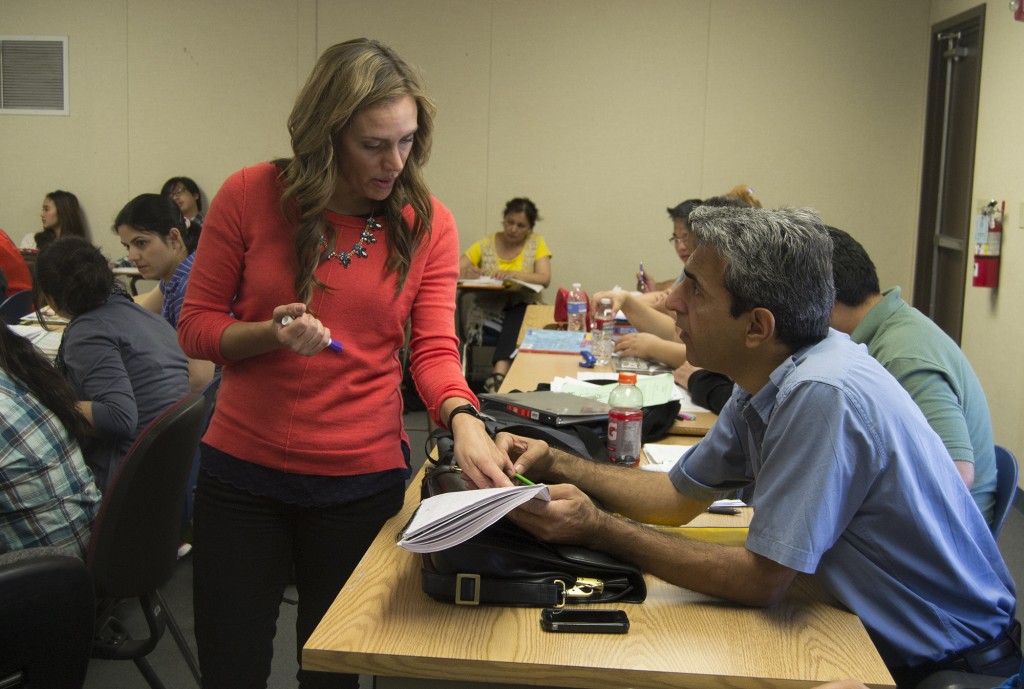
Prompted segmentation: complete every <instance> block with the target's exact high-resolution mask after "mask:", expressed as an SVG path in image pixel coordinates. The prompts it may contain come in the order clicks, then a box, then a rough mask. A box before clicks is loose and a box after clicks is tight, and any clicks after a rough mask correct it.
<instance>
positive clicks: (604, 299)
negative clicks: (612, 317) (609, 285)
mask: <svg viewBox="0 0 1024 689" xmlns="http://www.w3.org/2000/svg"><path fill="white" fill-rule="evenodd" d="M601 303H602V304H607V305H608V306H611V305H612V300H611V298H610V297H601Z"/></svg>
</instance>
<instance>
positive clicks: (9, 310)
mask: <svg viewBox="0 0 1024 689" xmlns="http://www.w3.org/2000/svg"><path fill="white" fill-rule="evenodd" d="M30 313H32V290H30V289H23V290H21V291H20V292H15V293H14V294H12V295H11V296H9V297H7V298H6V299H4V301H3V303H2V304H0V319H2V320H3V322H4V323H6V324H7V325H17V324H18V321H20V320H21V317H22V316H27V315H28V314H30Z"/></svg>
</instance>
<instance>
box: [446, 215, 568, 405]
mask: <svg viewBox="0 0 1024 689" xmlns="http://www.w3.org/2000/svg"><path fill="white" fill-rule="evenodd" d="M538 220H540V216H539V215H538V213H537V206H536V205H534V203H533V201H531V200H530V199H528V198H525V197H522V198H514V199H512V200H511V201H509V202H508V203H506V204H505V210H504V212H503V213H502V224H501V232H495V233H494V234H493V235H491V236H489V237H484V238H483V239H481V240H479V241H477V242H475V243H474V244H473V245H472V246H471V247H469V248H468V249H467V250H466V253H464V254H463V255H462V256H461V257H460V258H459V277H460V278H469V279H472V278H478V277H480V276H482V275H486V276H487V277H492V278H496V279H498V280H508V279H512V278H515V279H516V280H522V281H523V282H532V283H534V284H537V285H543V286H544V287H547V286H548V285H549V284H551V250H550V249H548V245H547V242H545V241H544V237H542V236H540V235H539V234H536V233H534V231H533V228H534V226H535V225H536V224H537V221H538ZM471 296H472V297H473V298H472V299H466V300H465V304H466V311H467V313H466V314H465V315H464V316H463V318H464V320H465V321H466V322H467V323H470V324H471V326H470V328H469V331H470V333H474V332H480V330H479V328H482V326H483V322H484V321H485V320H496V321H500V322H501V332H500V334H499V336H498V343H497V345H495V347H494V358H493V364H494V370H493V372H492V374H491V375H490V376H489V377H488V378H487V380H486V381H484V388H485V389H486V390H487V391H488V392H497V391H498V388H499V387H501V382H502V381H503V380H504V379H505V374H506V373H508V370H509V368H510V367H511V366H512V357H513V356H515V351H516V340H517V339H518V336H519V329H520V328H521V327H522V325H523V317H524V316H525V315H526V307H527V306H528V305H530V304H535V303H539V301H540V294H539V293H535V292H532V291H530V290H527V289H524V290H515V291H513V292H511V293H498V294H489V293H486V292H485V293H479V294H473V295H471ZM474 336H475V335H474Z"/></svg>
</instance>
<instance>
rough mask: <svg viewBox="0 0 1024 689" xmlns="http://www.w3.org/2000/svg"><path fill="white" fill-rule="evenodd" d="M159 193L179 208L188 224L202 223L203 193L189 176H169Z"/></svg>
mask: <svg viewBox="0 0 1024 689" xmlns="http://www.w3.org/2000/svg"><path fill="white" fill-rule="evenodd" d="M160 193H161V194H163V195H164V196H167V197H169V198H170V199H171V200H172V201H174V203H175V204H176V205H177V206H178V208H179V209H181V214H182V215H183V216H185V219H186V220H188V222H189V224H190V225H199V226H202V224H203V195H202V194H200V193H199V185H198V184H196V183H195V180H193V179H192V178H191V177H171V178H170V179H169V180H167V181H166V182H164V186H163V187H162V188H161V189H160Z"/></svg>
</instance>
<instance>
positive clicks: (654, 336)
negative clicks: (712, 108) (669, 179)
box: [593, 192, 761, 387]
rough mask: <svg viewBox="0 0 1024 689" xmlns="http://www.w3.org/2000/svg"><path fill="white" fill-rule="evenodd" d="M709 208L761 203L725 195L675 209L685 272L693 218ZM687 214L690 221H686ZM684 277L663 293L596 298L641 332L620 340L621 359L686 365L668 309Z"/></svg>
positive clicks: (677, 239)
mask: <svg viewBox="0 0 1024 689" xmlns="http://www.w3.org/2000/svg"><path fill="white" fill-rule="evenodd" d="M730 193H731V192H730ZM708 206H709V207H712V208H760V206H761V202H760V201H758V200H757V199H755V198H753V197H752V196H748V198H739V197H737V196H731V195H729V194H724V195H722V196H712V197H711V198H708V199H705V200H703V201H701V200H700V199H690V200H688V201H683V202H682V203H680V204H679V205H678V206H676V207H675V208H670V209H669V216H670V217H672V219H673V220H672V222H673V228H674V229H673V233H672V242H673V245H674V246H675V249H676V254H677V255H678V256H679V259H680V260H681V261H682V262H683V265H684V269H685V265H686V261H687V259H688V258H689V256H690V252H691V251H692V242H691V240H690V228H689V215H690V213H692V212H693V211H694V210H696V209H698V208H701V207H708ZM684 213H685V214H686V216H685V217H686V219H683V217H682V214H684ZM684 275H685V273H684V274H680V276H679V278H678V279H677V280H675V281H674V282H673V283H672V285H670V286H669V287H668V288H666V289H664V290H662V291H660V292H648V293H644V294H639V293H636V292H630V291H627V290H623V289H613V290H608V291H604V292H598V293H597V294H595V295H594V297H593V302H594V303H593V306H594V308H595V309H596V308H597V304H598V303H599V302H600V300H601V299H603V298H607V299H611V302H612V310H613V311H615V312H616V313H617V312H619V311H622V313H623V314H624V315H625V316H626V318H627V319H629V324H630V325H631V326H633V327H634V328H636V330H637V332H635V333H627V334H625V335H620V336H619V337H617V338H616V340H615V353H616V354H617V355H619V356H627V357H639V358H641V359H653V360H655V361H660V362H661V363H663V364H666V365H668V366H671V367H672V368H673V369H676V368H679V367H680V366H682V365H683V364H684V363H686V347H685V346H684V345H683V343H682V342H681V341H680V340H679V336H678V335H677V334H676V330H675V321H674V320H673V319H674V317H675V315H674V314H673V313H672V312H671V310H669V309H668V308H666V306H665V304H666V300H667V298H668V295H669V293H670V292H671V291H672V287H673V286H674V285H676V284H678V283H679V282H681V281H682V280H683V277H684ZM715 378H716V380H715V383H716V384H717V383H719V382H721V378H720V377H718V376H715ZM684 387H686V386H684Z"/></svg>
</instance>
